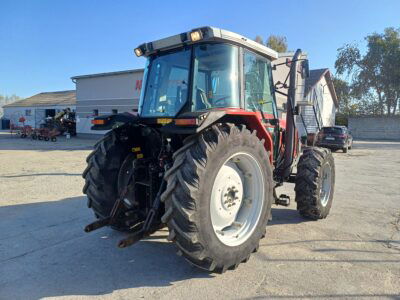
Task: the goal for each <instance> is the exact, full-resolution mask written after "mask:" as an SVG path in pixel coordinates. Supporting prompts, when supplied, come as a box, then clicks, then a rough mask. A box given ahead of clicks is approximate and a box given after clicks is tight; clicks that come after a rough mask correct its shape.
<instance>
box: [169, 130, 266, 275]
mask: <svg viewBox="0 0 400 300" xmlns="http://www.w3.org/2000/svg"><path fill="white" fill-rule="evenodd" d="M244 170H247V171H246V172H244ZM164 178H165V180H167V188H166V190H165V192H164V193H163V194H162V197H161V200H162V201H164V202H165V211H166V212H165V214H164V216H163V218H162V221H163V222H165V223H167V224H168V228H169V232H170V233H169V240H172V241H173V242H174V243H175V244H176V246H177V247H178V249H179V250H178V254H182V255H183V256H184V257H185V258H186V259H187V260H188V261H189V262H191V263H192V264H194V265H196V266H198V267H200V268H203V269H206V270H209V271H213V272H218V273H222V272H224V271H226V270H227V269H234V268H236V267H237V266H238V265H239V264H240V263H241V262H246V261H247V260H248V259H249V257H250V254H251V253H252V252H255V251H257V250H258V247H259V241H260V239H261V238H262V237H263V236H264V235H265V227H266V225H267V221H268V218H269V215H270V212H271V204H272V195H273V193H272V191H273V180H272V168H271V164H270V161H269V155H268V152H267V151H266V150H265V148H264V143H263V141H260V140H259V139H258V138H257V136H256V135H255V131H254V132H253V134H252V133H251V132H250V131H249V130H247V129H246V127H245V126H242V128H241V129H239V128H238V127H236V126H234V125H232V124H220V125H214V126H212V127H211V128H209V129H207V130H205V132H203V133H201V134H199V135H198V136H194V137H190V138H189V139H187V140H186V141H185V143H184V146H183V147H182V148H181V149H179V150H178V151H177V152H176V153H175V154H174V164H173V166H172V167H171V169H169V170H168V171H167V172H166V174H165V177H164ZM256 195H258V196H256ZM253 196H254V197H253ZM230 213H231V214H230ZM232 221H233V222H232ZM224 222H227V223H226V224H228V223H229V224H231V225H229V226H225V227H223V226H224V225H223V224H225V223H224Z"/></svg>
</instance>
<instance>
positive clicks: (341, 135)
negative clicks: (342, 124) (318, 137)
mask: <svg viewBox="0 0 400 300" xmlns="http://www.w3.org/2000/svg"><path fill="white" fill-rule="evenodd" d="M338 137H340V138H341V139H344V138H345V137H346V135H345V134H339V136H338Z"/></svg>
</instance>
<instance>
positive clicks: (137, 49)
mask: <svg viewBox="0 0 400 300" xmlns="http://www.w3.org/2000/svg"><path fill="white" fill-rule="evenodd" d="M135 54H136V56H137V57H139V56H142V55H143V51H142V49H140V48H136V49H135Z"/></svg>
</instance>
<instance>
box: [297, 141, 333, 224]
mask: <svg viewBox="0 0 400 300" xmlns="http://www.w3.org/2000/svg"><path fill="white" fill-rule="evenodd" d="M334 187H335V163H334V160H333V156H332V153H331V151H330V150H329V149H326V148H317V147H313V148H308V149H305V150H304V152H303V155H302V156H301V157H300V160H299V163H298V165H297V175H296V185H295V192H296V202H297V210H298V211H299V213H300V214H301V215H302V216H303V217H305V218H307V219H311V220H318V219H324V218H326V217H327V216H328V214H329V211H330V209H331V206H332V201H333V193H334Z"/></svg>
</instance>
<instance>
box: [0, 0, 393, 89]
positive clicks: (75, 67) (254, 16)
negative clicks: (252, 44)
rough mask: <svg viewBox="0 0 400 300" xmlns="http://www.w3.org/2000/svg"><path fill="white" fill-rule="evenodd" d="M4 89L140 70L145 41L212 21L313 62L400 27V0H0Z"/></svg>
mask: <svg viewBox="0 0 400 300" xmlns="http://www.w3.org/2000/svg"><path fill="white" fill-rule="evenodd" d="M0 12H1V15H0V94H7V95H11V94H17V95H19V96H22V97H28V96H31V95H33V94H36V93H39V92H44V91H57V90H66V89H73V88H75V86H74V84H73V83H72V82H71V80H70V77H71V76H74V75H82V74H91V73H98V72H108V71H120V70H126V69H134V68H140V67H143V65H144V59H140V58H136V56H135V55H134V54H133V49H134V48H135V47H136V46H137V45H138V44H140V43H142V42H146V41H151V40H154V39H158V38H162V37H165V36H168V35H172V34H176V33H180V32H183V31H187V30H190V29H192V28H195V27H198V26H203V25H211V26H216V27H221V28H224V29H228V30H231V31H234V32H237V33H240V34H242V35H244V36H247V37H249V38H254V37H255V36H256V35H261V36H263V37H264V38H266V37H267V36H268V35H270V34H278V35H284V36H286V37H287V39H288V44H289V49H296V48H302V49H303V50H304V51H306V52H308V55H309V59H310V66H311V68H322V67H329V68H331V69H332V70H333V66H334V61H335V58H336V52H337V48H339V47H341V46H342V45H343V44H344V43H348V42H358V43H363V37H364V36H365V35H367V34H369V33H372V32H382V31H383V29H384V28H385V27H388V26H394V27H400V15H399V12H400V1H398V0H392V1H389V0H380V1H372V0H371V1H366V0H365V1H361V0H359V1H355V0H354V1H352V0H347V1H342V0H335V1H317V0H315V1H311V0H308V1H307V0H302V1H289V0H287V1H283V0H281V1H266V0H265V1H249V0H248V1H244V0H242V1H217V0H213V1H187V0H186V1H173V0H170V1H151V0H146V1H133V0H132V1H89V0H88V1H72V0H68V1H67V0H65V1H62V0H58V1H50V0H36V1H33V0H32V1H18V0H10V1H9V0H1V1H0Z"/></svg>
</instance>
